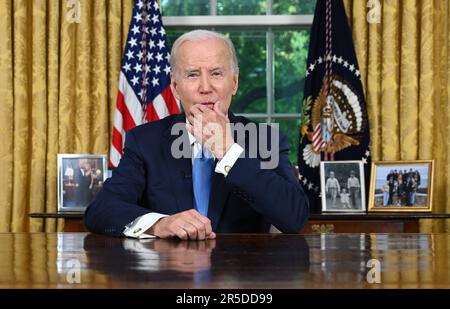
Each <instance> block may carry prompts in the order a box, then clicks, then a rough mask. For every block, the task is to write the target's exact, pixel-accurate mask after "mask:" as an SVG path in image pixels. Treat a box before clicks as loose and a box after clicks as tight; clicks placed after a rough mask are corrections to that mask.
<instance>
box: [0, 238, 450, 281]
mask: <svg viewBox="0 0 450 309" xmlns="http://www.w3.org/2000/svg"><path fill="white" fill-rule="evenodd" d="M371 259H376V260H378V261H379V262H380V266H381V277H380V279H381V283H368V282H367V273H368V271H369V270H370V268H368V267H367V263H368V261H369V260H371ZM78 275H79V276H78ZM77 276H78V277H77ZM73 278H79V279H80V280H79V283H76V282H75V283H72V284H71V283H69V282H74V279H73ZM75 281H76V280H75ZM0 288H375V289H377V288H450V234H307V235H285V234H219V235H218V236H217V239H216V240H208V241H180V240H163V239H151V240H135V239H126V238H111V237H105V236H99V235H93V234H89V233H29V234H28V233H16V234H14V233H4V234H0Z"/></svg>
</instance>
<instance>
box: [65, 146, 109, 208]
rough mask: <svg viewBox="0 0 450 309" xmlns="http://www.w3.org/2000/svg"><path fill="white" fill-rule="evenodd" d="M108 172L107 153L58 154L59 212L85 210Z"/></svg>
mask: <svg viewBox="0 0 450 309" xmlns="http://www.w3.org/2000/svg"><path fill="white" fill-rule="evenodd" d="M107 174H108V170H107V156H106V155H86V154H58V212H84V210H85V209H86V208H87V206H88V205H89V204H90V202H91V201H92V200H93V198H94V197H95V195H96V194H97V193H98V192H99V191H100V189H101V188H102V187H103V183H104V181H105V180H106V178H107Z"/></svg>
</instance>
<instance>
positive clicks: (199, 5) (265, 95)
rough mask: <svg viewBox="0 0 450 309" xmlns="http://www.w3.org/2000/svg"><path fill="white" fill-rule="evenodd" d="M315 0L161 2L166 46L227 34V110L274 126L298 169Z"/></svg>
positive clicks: (184, 0) (194, 0) (172, 0)
mask: <svg viewBox="0 0 450 309" xmlns="http://www.w3.org/2000/svg"><path fill="white" fill-rule="evenodd" d="M315 2H316V0H246V1H242V0H161V6H162V9H161V10H162V14H163V22H164V25H165V28H166V32H167V37H168V40H169V43H170V44H172V43H173V42H174V41H175V39H176V38H177V37H178V36H180V35H181V34H182V33H184V32H186V31H188V30H191V29H194V28H202V29H211V30H216V31H219V32H222V33H224V34H226V35H228V36H229V37H230V38H231V40H232V41H233V43H234V45H235V47H236V52H237V54H238V59H239V90H238V93H237V95H236V96H235V97H234V99H233V103H232V105H231V110H232V111H233V112H234V113H236V114H238V115H243V116H245V117H248V118H250V119H252V120H254V121H258V122H267V123H274V122H276V123H279V124H280V129H281V130H282V131H283V132H284V133H285V134H287V136H288V138H289V145H290V149H291V152H290V155H289V158H290V160H291V162H292V163H293V164H297V150H298V139H299V134H300V130H299V118H300V111H301V100H302V99H303V85H304V77H305V70H306V61H307V56H308V46H309V30H310V27H311V24H312V20H313V15H312V14H313V13H314V8H315Z"/></svg>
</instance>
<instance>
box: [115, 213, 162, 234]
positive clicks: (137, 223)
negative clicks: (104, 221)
mask: <svg viewBox="0 0 450 309" xmlns="http://www.w3.org/2000/svg"><path fill="white" fill-rule="evenodd" d="M163 217H167V215H163V214H160V213H157V212H150V213H148V214H145V215H143V216H140V217H137V218H136V219H135V220H134V221H133V222H131V223H130V224H127V225H126V226H125V230H124V231H123V235H125V236H127V237H132V238H138V239H144V238H155V237H156V236H155V235H150V234H146V233H144V232H145V231H146V230H148V229H149V228H151V227H152V226H153V224H155V223H156V221H158V220H159V219H161V218H163Z"/></svg>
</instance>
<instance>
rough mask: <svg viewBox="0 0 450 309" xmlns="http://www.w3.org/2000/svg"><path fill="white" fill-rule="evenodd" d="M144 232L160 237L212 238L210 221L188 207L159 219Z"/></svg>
mask: <svg viewBox="0 0 450 309" xmlns="http://www.w3.org/2000/svg"><path fill="white" fill-rule="evenodd" d="M146 233H148V234H151V235H155V236H158V237H160V238H168V237H178V238H180V239H191V240H205V239H214V238H216V234H215V233H214V232H213V231H212V228H211V221H210V220H209V219H208V218H207V217H205V216H202V215H201V214H200V213H199V212H198V211H197V210H195V209H190V210H186V211H183V212H180V213H178V214H175V215H172V216H167V217H163V218H161V219H159V220H158V221H157V222H156V223H155V224H154V225H153V226H152V227H151V228H149V229H148V230H147V231H146Z"/></svg>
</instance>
